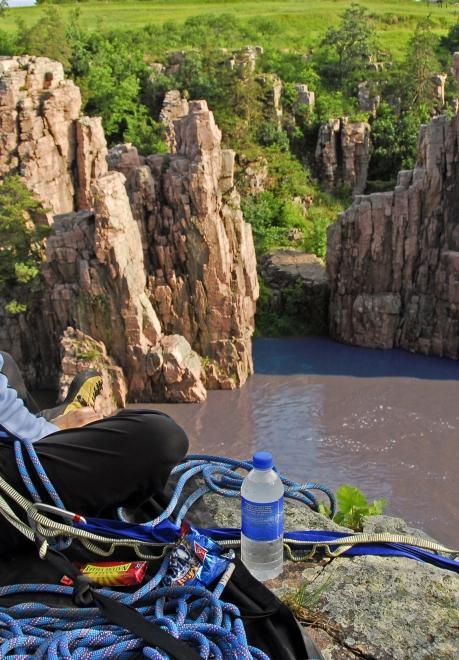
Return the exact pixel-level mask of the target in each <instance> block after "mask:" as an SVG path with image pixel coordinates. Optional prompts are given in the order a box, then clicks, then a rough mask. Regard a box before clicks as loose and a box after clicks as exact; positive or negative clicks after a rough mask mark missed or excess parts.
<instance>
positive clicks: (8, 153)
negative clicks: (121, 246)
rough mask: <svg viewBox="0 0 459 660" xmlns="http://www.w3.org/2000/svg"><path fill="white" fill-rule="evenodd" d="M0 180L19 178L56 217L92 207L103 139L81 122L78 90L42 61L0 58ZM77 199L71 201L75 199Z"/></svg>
mask: <svg viewBox="0 0 459 660" xmlns="http://www.w3.org/2000/svg"><path fill="white" fill-rule="evenodd" d="M0 80H1V85H0V179H1V178H2V177H4V176H5V175H7V174H20V175H21V176H22V177H23V178H24V181H25V183H26V185H27V186H28V187H29V188H30V190H32V191H33V192H34V193H36V195H37V197H38V198H39V199H40V200H42V202H43V204H44V206H45V208H46V209H47V210H48V211H49V221H50V223H51V222H52V215H53V214H56V213H67V212H69V211H73V210H75V208H77V207H76V206H75V201H76V202H77V204H78V205H79V208H81V207H82V208H89V207H91V200H90V197H89V188H90V183H91V180H92V179H94V178H96V177H97V176H99V175H101V174H103V173H104V172H105V171H106V169H107V165H106V162H105V151H106V145H105V136H104V133H103V130H102V126H101V124H100V120H98V119H97V118H92V119H89V118H81V119H80V109H81V95H80V90H79V89H78V87H77V86H76V85H75V84H74V83H73V82H72V81H71V80H65V79H64V70H63V67H62V64H60V63H59V62H55V61H53V60H50V59H48V58H46V57H30V56H28V55H23V56H21V57H0ZM75 196H76V198H77V199H76V200H75Z"/></svg>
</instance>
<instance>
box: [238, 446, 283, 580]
mask: <svg viewBox="0 0 459 660" xmlns="http://www.w3.org/2000/svg"><path fill="white" fill-rule="evenodd" d="M272 467H273V457H272V455H271V454H270V453H269V452H267V451H258V452H256V453H255V454H254V455H253V470H251V471H250V472H249V474H248V475H247V476H246V478H245V479H244V481H243V482H242V487H241V496H242V511H241V518H242V525H241V559H242V561H243V563H244V564H245V565H246V567H247V568H248V569H249V571H250V572H251V573H252V575H253V576H254V577H256V578H257V579H258V580H260V581H261V582H264V581H265V580H272V579H273V578H275V577H277V576H278V575H279V574H280V573H282V567H283V563H284V548H283V534H284V485H283V483H282V481H281V479H280V478H279V476H278V475H277V474H276V472H274V470H273V469H272Z"/></svg>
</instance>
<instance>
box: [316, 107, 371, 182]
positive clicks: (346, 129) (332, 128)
mask: <svg viewBox="0 0 459 660" xmlns="http://www.w3.org/2000/svg"><path fill="white" fill-rule="evenodd" d="M370 132H371V127H370V125H369V124H367V123H366V122H363V121H359V122H350V121H349V119H348V118H347V117H343V118H342V119H330V120H329V121H328V122H327V123H326V124H322V125H321V127H320V129H319V136H318V139H317V146H316V166H317V170H318V174H319V178H320V181H321V182H322V183H323V185H324V187H325V189H326V190H328V191H330V192H337V191H339V190H340V188H342V187H343V186H344V187H346V188H348V189H350V190H351V191H352V193H353V194H354V195H358V194H360V193H362V192H363V191H364V190H365V188H366V185H367V176H368V165H369V162H370V150H371V142H370Z"/></svg>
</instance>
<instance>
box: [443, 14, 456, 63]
mask: <svg viewBox="0 0 459 660" xmlns="http://www.w3.org/2000/svg"><path fill="white" fill-rule="evenodd" d="M439 46H440V48H442V49H444V51H445V52H446V53H447V56H448V57H451V53H456V52H457V51H458V50H459V22H457V23H455V24H454V25H452V26H451V27H450V29H449V30H448V33H447V34H446V35H444V36H443V37H441V39H440V41H439Z"/></svg>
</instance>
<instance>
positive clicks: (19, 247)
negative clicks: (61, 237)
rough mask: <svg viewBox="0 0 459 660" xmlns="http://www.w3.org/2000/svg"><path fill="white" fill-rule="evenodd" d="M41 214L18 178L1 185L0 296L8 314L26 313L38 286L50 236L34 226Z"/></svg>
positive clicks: (46, 231) (40, 209) (39, 227)
mask: <svg viewBox="0 0 459 660" xmlns="http://www.w3.org/2000/svg"><path fill="white" fill-rule="evenodd" d="M41 211H42V207H41V204H40V202H38V201H37V200H36V199H35V198H34V197H33V195H32V194H31V193H30V192H29V190H28V189H27V188H26V186H25V185H24V183H23V182H22V180H21V178H20V177H18V176H9V177H6V178H5V179H4V180H3V182H1V183H0V251H1V255H2V258H1V259H0V293H1V294H2V296H3V297H5V298H6V299H7V300H8V301H9V304H8V306H7V311H9V312H10V313H14V314H17V313H20V311H25V308H24V305H25V304H26V300H27V299H28V298H29V295H30V293H31V292H32V293H33V292H34V291H35V290H36V288H37V286H38V283H39V271H40V264H41V262H42V259H43V246H42V241H43V238H44V237H45V236H46V235H47V234H48V232H49V227H48V226H47V225H41V224H36V223H35V222H34V216H36V215H37V213H40V212H41Z"/></svg>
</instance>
